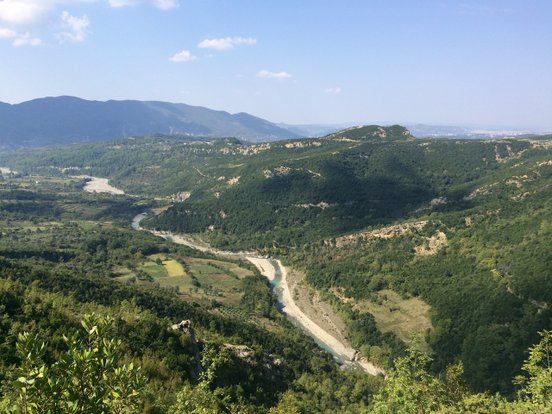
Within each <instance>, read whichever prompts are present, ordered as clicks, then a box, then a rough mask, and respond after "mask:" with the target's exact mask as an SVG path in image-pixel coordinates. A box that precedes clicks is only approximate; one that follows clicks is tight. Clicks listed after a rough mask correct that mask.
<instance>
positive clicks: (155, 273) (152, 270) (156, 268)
mask: <svg viewBox="0 0 552 414" xmlns="http://www.w3.org/2000/svg"><path fill="white" fill-rule="evenodd" d="M142 269H143V270H144V271H145V272H147V273H148V274H150V275H151V276H152V277H153V278H154V279H159V278H163V277H167V276H169V275H168V273H167V270H166V269H165V266H163V265H162V264H157V263H155V262H145V263H144V264H143V266H142Z"/></svg>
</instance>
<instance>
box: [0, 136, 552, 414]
mask: <svg viewBox="0 0 552 414" xmlns="http://www.w3.org/2000/svg"><path fill="white" fill-rule="evenodd" d="M551 160H552V147H551V146H550V141H549V140H548V139H547V138H546V137H544V138H542V139H533V138H531V139H523V140H513V139H507V140H492V141H491V140H489V141H449V140H439V139H432V140H417V139H414V138H413V137H412V136H411V135H410V134H409V133H408V131H407V130H405V129H404V128H402V127H398V126H394V127H389V128H382V127H377V126H372V127H364V128H355V129H350V130H345V131H341V132H339V133H335V134H332V135H328V136H326V137H322V138H317V139H310V140H293V141H282V142H277V143H269V144H255V145H252V144H245V143H242V142H240V141H238V140H235V139H231V138H227V139H219V140H214V139H210V138H209V139H207V138H206V139H202V140H194V139H190V138H187V137H165V136H155V137H137V138H132V139H127V140H124V141H115V142H107V143H93V144H79V145H74V146H71V147H61V148H50V149H40V150H39V149H34V150H25V151H23V150H20V151H15V152H10V153H5V154H0V166H3V167H4V166H5V167H9V168H10V169H11V170H12V171H11V172H4V173H3V175H2V179H1V180H0V231H1V234H0V298H1V299H0V308H1V310H2V312H0V313H1V315H2V319H1V320H0V384H1V388H0V396H2V401H3V402H2V403H1V404H0V408H2V409H4V410H8V411H9V410H12V411H14V412H45V411H40V410H38V411H37V409H36V407H35V409H34V411H33V409H31V408H29V407H32V404H35V403H36V404H38V406H39V407H40V406H42V407H48V409H50V410H51V412H60V410H61V412H73V411H70V408H69V407H76V406H73V405H72V404H77V402H78V404H83V405H82V407H79V408H71V409H74V410H75V411H74V412H95V411H90V410H91V408H90V407H93V406H94V404H95V403H94V401H92V400H90V401H88V402H83V401H82V398H81V397H82V396H81V397H79V396H78V395H72V394H71V393H70V392H68V389H70V388H71V385H70V384H71V381H76V382H75V383H79V384H80V385H82V386H83V387H89V390H93V389H94V387H95V386H96V385H97V392H98V396H97V398H98V400H97V401H100V400H101V401H102V404H105V410H107V411H108V412H149V413H163V412H171V413H173V412H174V413H179V412H244V413H246V412H255V413H257V412H271V413H284V412H285V413H293V412H297V413H303V412H304V413H306V412H335V411H338V412H351V413H357V412H377V413H383V412H404V413H409V412H441V413H452V412H481V413H483V412H497V413H500V412H519V413H522V412H542V413H545V412H549V411H550V409H551V404H552V402H551V389H552V367H551V366H550V362H549V359H547V358H549V355H550V353H551V352H552V349H551V347H552V344H551V340H550V333H549V330H550V329H551V328H552V314H551V305H550V304H551V302H552V297H551V294H552V293H551V292H552V285H551V281H552V274H551V270H550V269H552V255H551V254H550V247H549V246H550V245H551V243H552V221H551V219H552V214H551V213H552V204H551V202H552V201H551V200H552V194H551V193H550V191H551V188H552V187H551V184H552V161H551ZM85 175H86V176H101V177H109V178H110V183H112V184H113V185H116V186H118V187H120V188H122V189H124V190H125V192H126V194H127V195H108V194H89V193H85V192H83V191H82V187H83V185H84V184H85V183H86V181H87V180H88V178H86V177H85ZM144 211H148V212H149V218H148V219H146V220H144V221H143V222H142V224H143V225H144V226H147V227H149V228H151V229H162V230H170V231H174V232H181V233H193V234H194V235H195V236H196V237H197V238H200V239H202V240H204V241H205V242H208V243H210V244H212V245H214V246H218V247H221V248H224V249H226V250H232V249H234V250H238V249H255V250H257V251H259V252H260V253H262V254H267V255H271V256H275V257H279V258H282V259H283V261H284V262H285V264H286V265H289V266H291V267H292V268H294V269H297V270H299V271H301V272H303V273H304V275H305V280H306V282H307V283H308V285H309V286H310V287H311V288H315V289H316V290H317V291H318V292H319V293H320V295H321V296H322V297H323V298H324V300H326V301H327V302H328V303H330V304H331V305H332V307H333V309H334V310H335V311H336V312H337V313H338V314H339V315H340V316H341V317H342V318H343V320H344V321H345V325H346V328H347V336H348V339H349V340H350V341H351V343H352V344H353V345H354V346H355V348H356V349H359V350H360V352H361V354H363V355H364V356H366V357H368V358H369V359H370V360H372V361H375V362H377V363H378V364H379V365H380V366H382V367H384V368H385V370H386V372H387V376H386V378H383V377H371V376H367V375H366V374H364V373H362V372H360V371H357V370H354V369H340V367H339V366H338V365H337V364H336V363H335V362H334V361H333V359H332V357H331V356H330V355H329V354H327V353H325V352H323V351H321V350H320V349H319V348H318V347H317V346H316V344H315V343H314V342H313V341H312V340H311V339H310V338H309V337H307V336H305V335H304V334H302V333H301V331H299V330H298V329H297V328H294V327H293V326H292V325H291V323H289V322H288V321H287V320H286V319H285V318H284V317H283V315H282V314H281V313H280V312H278V310H277V306H276V303H275V299H274V296H273V295H272V294H271V291H270V286H269V284H268V282H267V281H266V280H265V278H263V277H262V276H261V275H260V274H259V272H258V270H257V269H256V268H255V267H254V266H252V265H251V264H250V263H246V262H244V261H241V260H231V259H229V258H227V257H226V258H221V257H217V256H214V255H212V254H209V253H202V252H199V251H197V250H194V249H191V248H188V247H185V246H181V245H176V244H173V243H170V242H167V241H165V240H163V239H161V238H159V237H155V236H153V235H152V234H150V233H148V232H143V231H135V230H132V229H131V228H130V222H131V220H132V218H133V217H134V216H135V215H136V214H139V213H142V212H144ZM182 320H189V321H191V326H192V327H193V328H192V329H191V330H189V329H187V330H185V331H178V330H173V329H171V326H172V325H173V324H176V323H178V322H180V321H182ZM94 344H101V346H100V345H98V346H94ZM100 348H101V352H100V351H98V349H100ZM87 349H88V350H89V352H84V350H87ZM98 352H100V354H101V353H103V354H102V355H103V356H102V355H100V354H98ZM25 355H31V356H32V358H30V357H29V358H27V357H24V356H25ZM86 358H88V359H87V360H86V361H87V362H86V363H84V364H85V365H86V366H90V370H89V371H86V372H82V371H80V370H79V369H78V365H79V363H81V365H82V364H83V362H82V361H83V359H86ZM106 358H107V359H106ZM106 360H109V361H111V362H110V365H109V366H106V364H105V361H106ZM79 361H80V362H79ZM102 361H103V362H102ZM62 372H67V373H70V375H68V376H67V378H64V376H63V375H62V374H61V373H62ZM71 375H74V378H71ZM98 375H100V376H101V377H103V378H104V381H102V384H94V382H93V381H92V380H85V379H86V378H89V379H90V378H94V377H95V376H96V377H97V376H98ZM87 376H88V377H87ZM67 381H69V382H67ZM86 381H89V383H88V384H87V385H86V384H85V383H86ZM100 385H101V386H100ZM102 387H103V388H102ZM91 393H92V394H94V392H92V391H86V392H83V394H86V395H90V394H91ZM100 394H101V395H100ZM76 401H77V402H76ZM97 401H96V404H97ZM2 404H3V405H2ZM48 404H50V405H48ZM51 404H58V405H57V406H56V405H51ZM59 404H61V405H59ZM63 404H65V405H63ZM86 404H88V405H86ZM25 407H26V408H25ZM18 410H19V411H18ZM56 410H57V411H56ZM79 410H80V411H79ZM87 410H88V411H87ZM125 410H127V411H125ZM201 410H204V411H201Z"/></svg>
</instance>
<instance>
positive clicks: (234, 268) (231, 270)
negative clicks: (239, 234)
mask: <svg viewBox="0 0 552 414" xmlns="http://www.w3.org/2000/svg"><path fill="white" fill-rule="evenodd" d="M189 263H190V265H191V266H194V267H195V268H197V269H198V271H200V272H202V273H207V274H208V273H223V274H226V275H228V276H230V277H234V278H238V279H243V278H245V277H247V276H253V274H254V273H253V271H251V270H250V269H248V268H245V267H241V266H240V265H239V264H237V263H233V262H225V261H222V260H213V259H191V260H190V261H189Z"/></svg>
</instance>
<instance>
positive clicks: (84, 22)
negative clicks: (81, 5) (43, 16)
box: [57, 11, 90, 43]
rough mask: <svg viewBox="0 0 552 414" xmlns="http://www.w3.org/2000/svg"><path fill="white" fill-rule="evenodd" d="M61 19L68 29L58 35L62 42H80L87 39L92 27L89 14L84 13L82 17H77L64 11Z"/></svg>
mask: <svg viewBox="0 0 552 414" xmlns="http://www.w3.org/2000/svg"><path fill="white" fill-rule="evenodd" d="M61 20H62V22H63V26H64V27H65V28H66V29H67V31H64V32H61V33H59V34H58V36H57V37H58V39H59V40H60V41H61V42H72V43H80V42H83V41H84V39H86V35H87V34H88V28H89V27H90V20H89V19H88V16H86V15H85V14H84V15H83V16H82V17H76V16H72V15H71V14H69V12H67V11H64V12H63V13H62V14H61Z"/></svg>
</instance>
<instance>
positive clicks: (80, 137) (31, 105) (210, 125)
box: [0, 96, 297, 147]
mask: <svg viewBox="0 0 552 414" xmlns="http://www.w3.org/2000/svg"><path fill="white" fill-rule="evenodd" d="M149 134H170V135H192V136H232V137H236V138H239V139H245V140H248V141H252V142H257V141H272V140H276V139H283V138H294V137H297V134H296V133H295V132H292V131H289V130H287V129H284V128H281V127H279V126H277V125H276V124H273V123H272V122H269V121H266V120H264V119H261V118H258V117H255V116H253V115H250V114H247V113H244V112H241V113H237V114H230V113H228V112H224V111H215V110H212V109H208V108H204V107H200V106H190V105H186V104H174V103H169V102H160V101H135V100H124V101H114V100H110V101H106V102H100V101H89V100H85V99H80V98H76V97H71V96H60V97H47V98H39V99H34V100H31V101H27V102H22V103H20V104H14V105H10V104H6V103H0V147H37V146H48V145H59V144H69V143H75V142H81V141H97V140H105V139H115V138H124V137H127V136H131V135H149Z"/></svg>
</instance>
